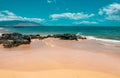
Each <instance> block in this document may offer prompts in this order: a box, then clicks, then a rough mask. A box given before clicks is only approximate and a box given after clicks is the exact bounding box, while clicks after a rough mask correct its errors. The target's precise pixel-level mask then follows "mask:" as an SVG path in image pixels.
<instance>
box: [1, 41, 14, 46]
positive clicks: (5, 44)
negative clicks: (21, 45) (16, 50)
mask: <svg viewBox="0 0 120 78" xmlns="http://www.w3.org/2000/svg"><path fill="white" fill-rule="evenodd" d="M3 46H4V47H5V48H11V47H13V46H14V42H13V40H7V41H4V42H3Z"/></svg>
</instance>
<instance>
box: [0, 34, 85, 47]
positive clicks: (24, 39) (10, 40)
mask: <svg viewBox="0 0 120 78" xmlns="http://www.w3.org/2000/svg"><path fill="white" fill-rule="evenodd" d="M45 38H59V39H61V40H78V39H86V37H82V36H78V35H76V34H54V35H47V36H41V35H39V34H37V35H23V34H20V33H5V34H2V35H1V36H0V44H3V46H4V47H5V48H11V47H16V46H19V45H22V44H30V43H31V39H39V40H42V39H45Z"/></svg>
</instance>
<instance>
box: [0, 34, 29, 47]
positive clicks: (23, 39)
mask: <svg viewBox="0 0 120 78" xmlns="http://www.w3.org/2000/svg"><path fill="white" fill-rule="evenodd" d="M30 42H31V38H30V36H29V35H22V34H20V33H5V34H2V36H1V37H0V43H1V44H3V46H4V47H5V48H11V47H16V46H19V45H21V44H30Z"/></svg>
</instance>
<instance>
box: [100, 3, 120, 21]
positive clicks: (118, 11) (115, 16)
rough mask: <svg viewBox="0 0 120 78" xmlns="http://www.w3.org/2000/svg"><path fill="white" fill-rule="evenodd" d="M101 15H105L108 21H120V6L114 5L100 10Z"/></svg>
mask: <svg viewBox="0 0 120 78" xmlns="http://www.w3.org/2000/svg"><path fill="white" fill-rule="evenodd" d="M99 15H104V16H105V18H106V19H107V20H118V21H120V4H119V3H113V4H110V5H108V6H106V7H103V8H101V9H100V10H99Z"/></svg>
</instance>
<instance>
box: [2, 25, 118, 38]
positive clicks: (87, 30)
mask: <svg viewBox="0 0 120 78" xmlns="http://www.w3.org/2000/svg"><path fill="white" fill-rule="evenodd" d="M5 32H19V33H23V34H43V35H44V34H45V35H46V34H61V33H71V34H79V35H84V36H94V37H97V38H103V39H114V40H120V27H97V26H96V27H95V26H94V27H93V26H92V27H90V26H69V27H68V26H36V27H35V26H31V27H0V33H5Z"/></svg>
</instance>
